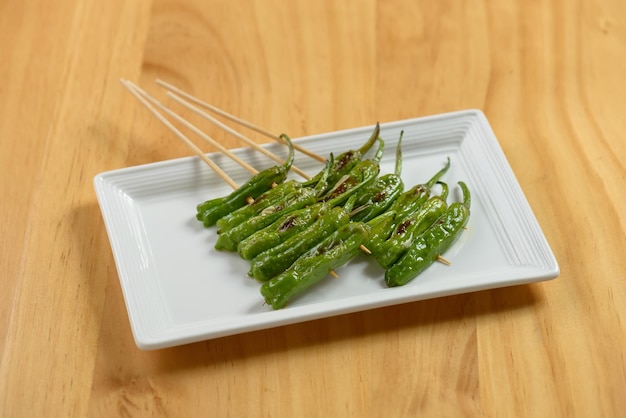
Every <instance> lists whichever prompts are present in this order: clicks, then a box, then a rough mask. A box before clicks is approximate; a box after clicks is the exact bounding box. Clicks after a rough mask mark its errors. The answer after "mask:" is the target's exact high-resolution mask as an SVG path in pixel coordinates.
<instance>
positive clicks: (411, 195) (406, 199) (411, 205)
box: [389, 158, 450, 220]
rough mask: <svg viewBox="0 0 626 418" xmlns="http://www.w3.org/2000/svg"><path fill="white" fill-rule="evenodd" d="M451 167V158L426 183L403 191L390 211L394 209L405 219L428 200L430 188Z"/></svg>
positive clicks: (399, 217) (400, 217) (399, 216)
mask: <svg viewBox="0 0 626 418" xmlns="http://www.w3.org/2000/svg"><path fill="white" fill-rule="evenodd" d="M449 168H450V158H448V162H447V163H446V165H445V167H444V168H442V169H441V170H439V171H438V172H437V173H435V175H434V176H433V177H432V178H431V179H430V180H428V181H427V182H426V183H424V184H417V185H415V186H413V187H412V188H410V189H409V190H407V191H406V192H404V193H402V194H401V195H400V196H398V198H397V199H396V200H395V202H393V204H392V205H391V206H390V207H389V210H390V211H394V212H396V213H397V214H398V220H401V219H404V218H406V217H407V216H409V215H410V214H411V213H413V212H415V211H416V210H417V209H419V208H420V207H421V206H422V205H423V204H424V202H426V200H428V198H429V197H430V189H432V187H433V186H434V185H435V183H437V182H438V181H439V179H440V178H441V177H442V176H443V175H444V174H445V173H446V172H447V171H448V169H449Z"/></svg>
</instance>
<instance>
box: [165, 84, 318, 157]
mask: <svg viewBox="0 0 626 418" xmlns="http://www.w3.org/2000/svg"><path fill="white" fill-rule="evenodd" d="M156 83H157V84H158V85H160V86H161V87H164V88H165V89H167V90H170V92H174V93H177V94H179V95H181V96H183V97H185V98H186V99H187V100H189V101H191V102H193V103H195V104H197V105H199V106H201V107H204V108H206V109H208V110H210V111H211V112H213V113H217V114H218V115H220V116H223V117H224V118H226V119H229V120H231V121H233V122H235V123H237V124H239V125H241V126H245V127H246V128H248V129H251V130H253V131H255V132H258V133H260V134H261V135H264V136H266V137H268V138H271V139H273V140H274V141H277V142H280V143H283V144H284V141H283V140H282V139H281V138H280V137H279V136H278V135H274V134H273V133H271V132H268V131H266V130H265V129H263V128H260V127H258V126H256V125H254V124H252V123H250V122H248V121H246V120H243V119H241V118H238V117H237V116H235V115H231V114H230V113H228V112H225V111H223V110H222V109H220V108H218V107H215V106H213V105H211V104H209V103H207V102H205V101H202V100H200V99H198V98H197V97H194V96H192V95H191V94H189V93H187V92H185V91H183V90H181V89H179V88H177V87H175V86H173V85H171V84H169V83H166V82H165V81H163V80H160V79H157V81H156ZM293 147H294V149H296V150H298V151H300V152H301V153H303V154H304V155H306V156H308V157H311V158H313V159H315V160H317V161H320V162H326V158H324V157H322V156H321V155H317V154H315V153H314V152H312V151H309V150H308V149H306V148H303V147H301V146H300V145H298V144H293Z"/></svg>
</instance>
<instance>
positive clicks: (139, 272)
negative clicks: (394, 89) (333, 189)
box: [94, 110, 559, 349]
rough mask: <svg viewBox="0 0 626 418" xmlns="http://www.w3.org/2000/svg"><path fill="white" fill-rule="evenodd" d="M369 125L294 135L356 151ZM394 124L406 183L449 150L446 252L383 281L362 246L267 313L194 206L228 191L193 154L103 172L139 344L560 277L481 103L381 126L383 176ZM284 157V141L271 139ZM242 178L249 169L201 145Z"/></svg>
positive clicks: (325, 151)
mask: <svg viewBox="0 0 626 418" xmlns="http://www.w3.org/2000/svg"><path fill="white" fill-rule="evenodd" d="M372 129H373V126H366V127H363V128H358V129H350V130H345V131H339V132H333V133H328V134H323V135H315V136H310V137H306V138H300V139H298V140H296V141H297V143H299V144H300V145H302V146H303V147H305V148H308V149H310V150H312V151H314V152H316V153H318V154H320V155H323V156H328V155H329V154H330V153H331V152H334V153H335V154H338V153H340V152H342V151H345V150H348V149H356V148H359V147H360V146H361V144H362V143H363V142H365V140H366V139H367V138H368V137H369V135H370V133H371V131H372ZM401 131H404V137H403V141H402V151H403V161H404V163H403V172H402V177H403V180H404V182H405V184H406V188H408V187H410V186H412V185H414V184H417V183H423V182H425V181H427V180H428V179H429V178H430V177H431V175H432V174H433V173H435V172H436V171H438V170H439V169H440V168H442V167H443V165H444V164H445V162H446V158H447V157H450V159H451V168H450V170H449V171H448V172H447V173H446V175H445V176H444V177H443V178H442V180H444V181H446V182H447V183H448V184H449V185H450V187H451V193H450V196H449V201H453V200H460V198H461V196H460V191H459V190H458V187H455V185H456V182H457V181H459V180H463V181H465V182H466V183H467V185H468V186H469V188H470V189H471V191H472V215H471V218H470V222H469V224H468V228H467V230H466V231H464V232H463V234H462V236H461V238H460V239H459V240H458V241H457V242H456V243H455V244H454V246H453V247H452V248H451V249H450V250H449V251H448V252H447V253H446V254H444V256H445V257H446V259H448V260H450V261H451V262H452V264H451V265H450V266H446V265H444V264H441V263H435V264H434V265H432V266H431V267H430V268H428V269H427V270H426V271H425V272H424V273H422V274H421V275H420V276H419V277H418V278H417V279H415V280H413V281H412V282H410V283H409V284H408V285H406V286H404V287H400V288H386V287H385V284H384V281H383V275H384V271H383V270H382V269H381V268H380V267H378V265H377V264H376V263H375V262H374V261H373V260H372V259H371V258H368V257H367V256H365V255H359V256H358V257H357V258H356V259H354V260H352V261H351V262H349V263H348V264H346V265H345V266H344V267H342V268H340V269H337V271H336V272H337V273H338V275H339V278H338V279H337V278H333V277H332V276H328V278H326V279H325V280H323V281H322V282H321V283H319V284H318V285H316V286H314V288H312V289H311V290H310V291H309V292H307V293H306V294H305V295H302V296H301V297H298V298H296V299H294V300H293V301H292V303H290V304H289V305H288V306H287V307H285V308H284V309H282V310H277V311H272V309H271V308H270V307H269V306H267V305H265V304H264V302H263V299H262V297H261V295H260V293H259V287H260V285H259V283H258V282H256V281H255V280H252V279H250V278H249V277H248V276H247V272H248V268H249V263H248V262H247V261H244V260H242V259H240V258H239V257H238V255H237V254H233V253H224V252H219V251H216V250H215V249H214V248H213V245H214V243H215V240H216V237H217V235H216V231H215V228H204V227H203V226H202V225H201V223H200V222H198V221H197V220H196V219H195V208H196V205H197V204H198V203H200V202H203V201H205V200H207V199H210V198H213V197H217V196H222V195H225V194H228V193H229V192H230V191H231V189H230V188H229V187H228V186H227V185H226V184H225V183H224V182H223V181H222V180H220V178H219V177H217V176H216V175H215V174H214V173H213V172H212V171H211V169H210V168H208V167H207V166H206V165H205V164H204V163H203V162H202V161H200V159H198V158H196V157H189V158H182V159H176V160H170V161H164V162H159V163H154V164H148V165H142V166H137V167H130V168H124V169H120V170H115V171H109V172H105V173H102V174H99V175H97V176H96V177H95V179H94V182H95V189H96V194H97V197H98V201H99V204H100V208H101V210H102V215H103V218H104V221H105V225H106V229H107V232H108V235H109V239H110V242H111V247H112V250H113V255H114V258H115V263H116V266H117V271H118V274H119V279H120V283H121V287H122V291H123V294H124V298H125V302H126V306H127V310H128V315H129V318H130V323H131V327H132V331H133V334H134V338H135V341H136V343H137V346H138V347H139V348H142V349H157V348H164V347H169V346H174V345H180V344H186V343H191V342H195V341H201V340H206V339H211V338H216V337H221V336H226V335H232V334H236V333H242V332H247V331H252V330H259V329H264V328H270V327H276V326H281V325H286V324H291V323H296V322H301V321H307V320H312V319H317V318H323V317H328V316H332V315H339V314H345V313H349V312H356V311H361V310H365V309H372V308H378V307H382V306H388V305H394V304H399V303H406V302H411V301H417V300H421V299H428V298H434V297H440V296H445V295H452V294H458V293H464V292H472V291H478V290H483V289H490V288H497V287H503V286H513V285H519V284H523V283H530V282H537V281H542V280H548V279H551V278H554V277H556V276H557V275H558V274H559V267H558V264H557V262H556V260H555V258H554V255H553V253H552V251H551V249H550V247H549V245H548V243H547V241H546V239H545V237H544V235H543V233H542V231H541V229H540V227H539V225H538V223H537V220H536V218H535V216H534V215H533V212H532V210H531V208H530V206H529V204H528V202H527V200H526V199H525V197H524V195H523V193H522V190H521V188H520V186H519V184H518V182H517V180H516V178H515V176H514V174H513V172H512V170H511V168H510V166H509V164H508V163H507V160H506V157H505V155H504V154H503V152H502V150H501V148H500V146H499V144H498V141H497V139H496V137H495V135H494V134H493V132H492V130H491V128H490V126H489V123H488V121H487V119H486V118H485V116H484V115H483V113H482V112H480V111H476V110H468V111H461V112H454V113H448V114H442V115H436V116H431V117H424V118H417V119H408V120H402V121H397V122H391V123H385V124H382V125H381V137H382V138H384V139H385V143H386V147H385V156H384V157H383V160H382V161H381V173H388V172H393V170H394V164H395V146H396V143H397V139H398V137H399V134H400V132H401ZM267 148H268V149H270V150H271V151H272V152H274V153H276V154H278V155H280V156H286V154H287V152H286V149H285V147H284V146H281V145H279V144H269V145H267ZM235 153H236V154H237V155H238V156H240V157H241V158H242V159H244V160H246V161H247V162H249V163H250V164H252V165H253V166H255V167H257V168H258V169H263V168H266V167H269V166H271V165H272V164H274V162H273V161H271V160H268V158H267V157H264V156H263V155H261V154H260V153H258V152H256V151H253V150H251V149H248V148H242V149H238V150H235ZM209 157H210V158H212V159H213V160H214V161H215V162H217V163H218V164H219V165H220V166H221V167H222V168H223V169H224V170H225V171H226V172H228V173H229V174H230V175H231V177H232V178H233V179H234V180H235V181H236V182H238V184H242V183H243V182H245V181H246V180H247V179H248V178H249V174H248V173H247V172H246V171H244V170H243V169H241V168H240V167H239V166H238V165H236V164H235V163H233V162H232V161H231V160H229V159H227V158H226V157H224V156H222V155H220V154H209ZM296 165H297V166H298V167H299V168H301V169H303V170H305V171H306V172H308V173H311V174H313V173H316V172H317V171H319V170H320V169H321V166H322V165H321V163H319V162H317V161H315V160H313V159H311V158H309V157H306V156H304V155H301V154H298V155H297V156H296ZM294 178H297V177H294Z"/></svg>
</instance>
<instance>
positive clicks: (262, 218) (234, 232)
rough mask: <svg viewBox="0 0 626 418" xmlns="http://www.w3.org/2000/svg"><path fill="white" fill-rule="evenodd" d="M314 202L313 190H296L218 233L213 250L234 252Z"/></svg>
mask: <svg viewBox="0 0 626 418" xmlns="http://www.w3.org/2000/svg"><path fill="white" fill-rule="evenodd" d="M315 201H316V196H315V192H314V191H313V190H311V189H308V188H300V189H297V190H296V191H295V192H294V193H292V194H291V195H290V196H287V198H286V199H285V200H284V201H282V202H280V203H277V204H275V205H272V206H269V207H267V208H265V209H263V210H262V211H261V213H259V214H258V215H256V216H253V217H252V218H250V219H248V220H246V221H245V222H243V223H241V224H239V225H237V226H235V227H233V228H231V229H229V230H228V231H225V232H222V233H220V234H219V236H218V237H217V241H216V242H215V249H217V250H226V251H236V250H237V246H238V245H239V243H240V242H241V241H243V240H244V239H246V238H248V237H249V236H250V235H252V234H254V233H255V232H256V231H258V230H260V229H262V228H265V227H266V226H268V225H270V224H272V223H273V222H275V221H276V220H277V219H278V218H280V217H281V216H282V215H284V214H286V213H290V212H293V211H294V210H297V209H301V208H304V207H306V206H309V205H312V204H314V203H315Z"/></svg>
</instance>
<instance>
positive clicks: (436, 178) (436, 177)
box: [426, 157, 450, 188]
mask: <svg viewBox="0 0 626 418" xmlns="http://www.w3.org/2000/svg"><path fill="white" fill-rule="evenodd" d="M449 168H450V157H448V162H447V164H446V166H445V167H444V168H442V169H441V170H439V171H438V172H437V173H436V174H435V175H434V176H433V177H432V178H431V179H430V180H428V183H426V187H428V188H431V187H433V186H434V185H435V183H437V182H438V181H439V179H440V178H441V176H443V175H444V174H446V172H447V171H448V169H449Z"/></svg>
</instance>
